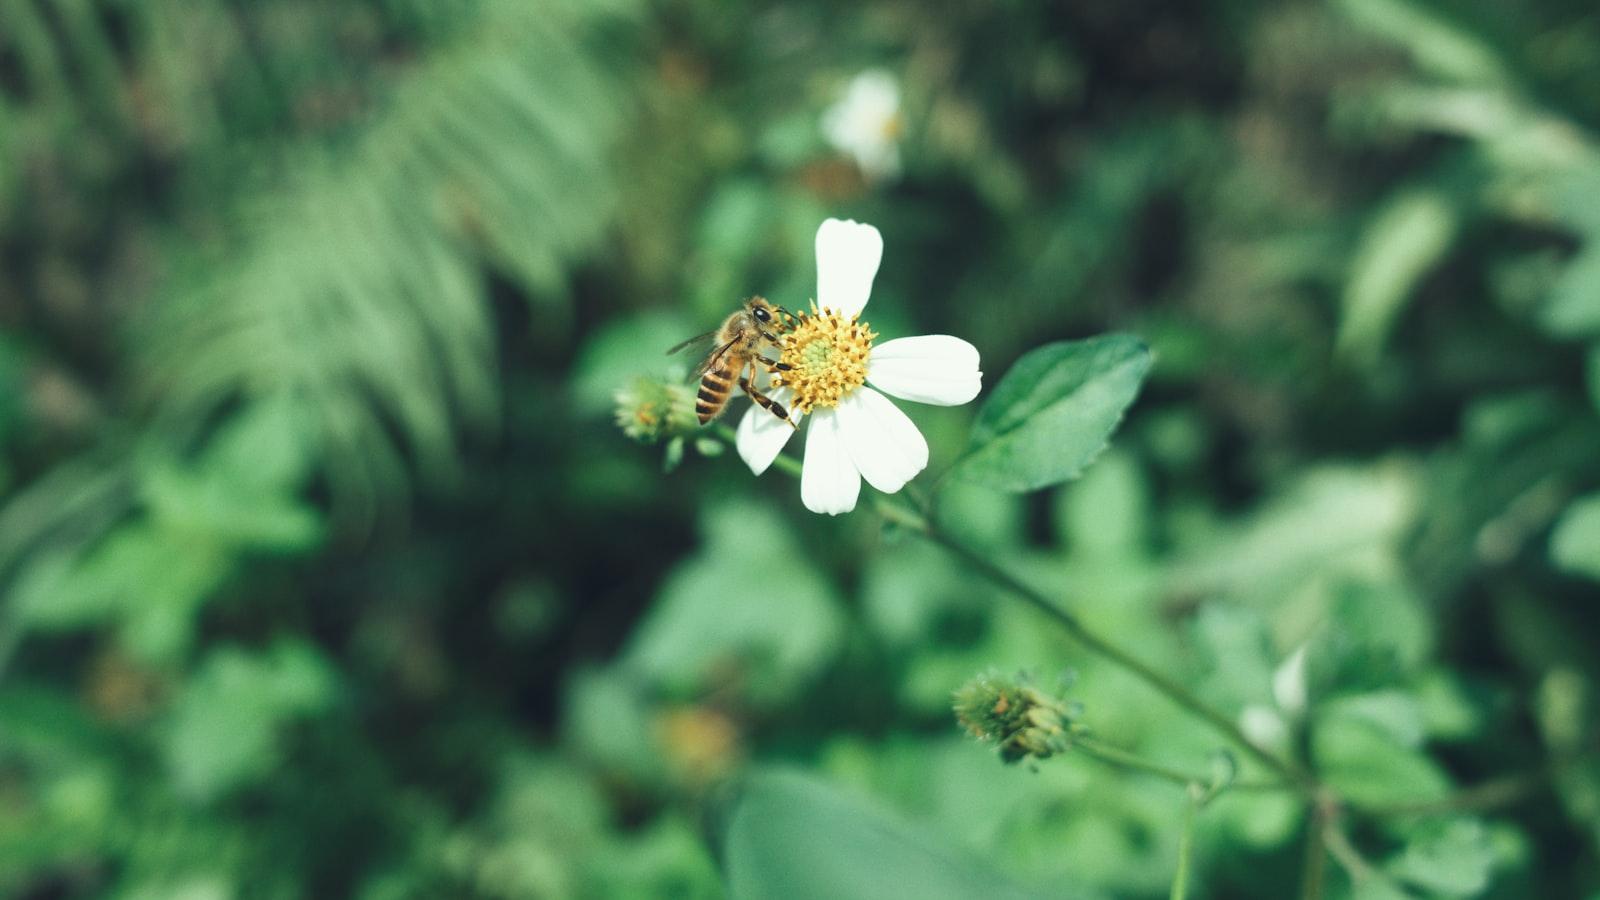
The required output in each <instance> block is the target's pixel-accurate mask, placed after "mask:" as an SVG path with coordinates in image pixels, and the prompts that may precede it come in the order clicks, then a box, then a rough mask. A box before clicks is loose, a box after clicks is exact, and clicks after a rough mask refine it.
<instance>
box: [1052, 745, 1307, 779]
mask: <svg viewBox="0 0 1600 900" xmlns="http://www.w3.org/2000/svg"><path fill="white" fill-rule="evenodd" d="M1072 746H1073V748H1074V749H1077V750H1081V751H1083V752H1084V753H1086V754H1088V755H1089V756H1092V757H1094V758H1095V759H1097V760H1099V761H1100V762H1103V763H1105V764H1106V765H1108V766H1114V767H1116V768H1119V769H1125V770H1127V771H1129V772H1142V773H1144V774H1146V775H1151V776H1154V777H1156V778H1160V779H1161V780H1163V781H1170V782H1172V783H1173V784H1176V785H1180V786H1182V787H1188V786H1190V785H1194V784H1205V783H1206V782H1207V781H1209V779H1207V778H1202V777H1200V776H1198V775H1194V774H1191V773H1189V772H1184V771H1183V770H1181V769H1173V768H1169V767H1167V766H1163V765H1161V764H1160V763H1155V762H1151V761H1150V760H1148V759H1145V758H1144V757H1142V756H1139V755H1138V754H1136V753H1133V752H1131V751H1128V750H1124V749H1122V748H1121V747H1117V746H1114V745H1112V744H1107V743H1104V742H1102V741H1100V740H1099V739H1097V738H1092V737H1086V736H1082V735H1080V736H1078V737H1076V738H1073V741H1072ZM1286 787H1288V785H1287V784H1285V783H1284V782H1282V781H1236V782H1234V783H1233V784H1230V785H1228V790H1230V791H1279V790H1283V789H1284V788H1286Z"/></svg>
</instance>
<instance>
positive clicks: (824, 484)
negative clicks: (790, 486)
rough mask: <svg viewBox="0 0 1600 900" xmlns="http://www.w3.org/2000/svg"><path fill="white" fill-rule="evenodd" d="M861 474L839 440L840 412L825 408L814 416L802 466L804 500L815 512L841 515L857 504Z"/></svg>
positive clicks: (801, 492)
mask: <svg viewBox="0 0 1600 900" xmlns="http://www.w3.org/2000/svg"><path fill="white" fill-rule="evenodd" d="M860 493H861V474H860V473H859V472H857V471H856V466H855V463H852V462H851V461H850V455H849V454H847V453H846V452H845V450H844V444H843V443H842V442H841V441H840V440H839V416H838V415H837V414H836V413H835V411H834V410H831V409H829V410H822V411H819V412H818V413H817V414H816V415H814V416H812V417H811V430H810V431H809V432H807V433H806V458H805V463H804V465H803V466H802V468H801V470H800V500H801V501H802V502H804V503H805V505H806V509H809V510H811V511H812V512H814V513H827V514H828V515H830V516H837V515H838V514H840V513H846V512H849V511H850V510H852V509H855V508H856V497H857V496H858V495H860Z"/></svg>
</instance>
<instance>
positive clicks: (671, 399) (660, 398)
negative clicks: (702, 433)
mask: <svg viewBox="0 0 1600 900" xmlns="http://www.w3.org/2000/svg"><path fill="white" fill-rule="evenodd" d="M616 402H617V427H618V428H621V429H622V432H623V433H624V434H626V435H627V436H628V437H630V438H633V439H634V440H636V441H639V442H640V443H643V444H654V443H656V442H657V441H660V440H662V439H663V438H669V437H672V436H674V435H678V434H683V433H686V432H688V431H692V430H693V429H694V428H695V427H696V426H697V425H698V424H699V422H698V420H696V418H695V414H694V394H692V393H690V391H689V387H688V385H683V384H675V383H673V382H669V381H658V380H655V379H652V378H639V379H636V380H635V381H634V382H633V384H631V385H629V386H628V387H625V388H622V389H621V390H619V391H617V393H616Z"/></svg>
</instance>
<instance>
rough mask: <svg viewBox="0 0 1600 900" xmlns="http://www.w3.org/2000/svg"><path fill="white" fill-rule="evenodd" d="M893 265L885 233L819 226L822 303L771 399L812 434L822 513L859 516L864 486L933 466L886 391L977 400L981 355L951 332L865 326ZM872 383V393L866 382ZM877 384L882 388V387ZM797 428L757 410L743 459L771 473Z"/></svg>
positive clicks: (806, 491)
mask: <svg viewBox="0 0 1600 900" xmlns="http://www.w3.org/2000/svg"><path fill="white" fill-rule="evenodd" d="M882 257H883V237H882V235H880V234H879V233H878V229H876V228H874V227H872V226H871V225H863V224H861V223H859V222H854V221H847V222H846V221H840V220H838V219H829V220H827V221H826V222H823V223H822V227H820V228H818V229H817V299H816V301H815V302H814V303H813V304H812V308H811V312H809V313H800V314H799V315H797V316H796V317H795V321H794V322H793V323H792V326H793V327H792V328H791V329H790V330H789V331H788V332H786V333H785V334H783V335H782V337H781V338H780V342H781V344H782V349H781V355H780V358H779V361H780V362H781V363H782V364H784V365H786V366H788V367H789V368H788V369H787V370H785V371H780V372H778V373H777V374H776V375H774V376H773V380H772V385H773V391H772V399H774V400H776V401H778V402H779V403H782V404H783V405H784V406H785V407H787V408H788V410H789V417H790V419H791V420H792V421H794V422H797V423H798V422H799V421H800V419H801V418H802V417H803V416H805V415H806V414H808V413H809V414H811V419H812V421H811V427H810V430H809V431H808V432H807V433H806V447H805V459H804V462H803V464H802V470H801V476H800V498H801V500H802V501H804V502H805V505H806V508H807V509H809V510H811V511H812V512H818V513H827V514H829V515H838V514H839V513H843V512H849V511H850V510H852V509H855V506H856V498H857V496H858V495H859V494H860V492H861V479H863V478H865V479H866V480H867V483H868V484H870V485H872V486H873V487H875V488H877V489H878V490H880V491H883V492H884V493H886V494H892V493H894V492H895V491H898V490H900V488H902V487H904V486H905V483H906V482H908V481H910V480H911V479H912V478H913V477H914V476H915V475H916V474H917V473H918V472H921V471H922V470H923V468H924V467H926V466H927V464H928V442H927V441H926V440H924V439H923V437H922V432H920V431H918V430H917V426H916V425H914V424H912V422H911V419H910V418H908V417H907V416H906V414H905V413H903V412H901V411H900V409H899V408H898V407H896V406H895V405H894V404H893V403H891V402H889V399H888V398H887V397H885V396H883V394H882V393H879V392H878V391H883V392H884V393H887V394H891V395H893V396H895V397H899V398H901V399H903V400H912V401H915V402H917V403H931V404H935V405H938V406H956V405H959V404H962V403H966V402H967V401H969V400H971V399H972V398H973V397H976V396H977V395H978V390H979V388H981V387H982V384H983V373H982V372H980V371H978V349H977V348H976V347H974V346H972V345H971V344H969V343H967V342H966V341H964V340H962V339H960V338H956V337H951V336H949V335H945V334H930V335H923V336H921V337H905V338H896V339H895V340H892V341H887V342H885V343H883V344H879V345H877V346H873V343H872V342H873V339H874V338H876V337H877V336H878V335H877V333H876V332H874V331H873V330H872V329H871V328H869V327H868V326H867V323H865V322H863V321H861V319H860V316H861V310H862V309H863V308H864V307H865V306H866V305H867V294H868V293H870V292H871V290H872V279H873V277H874V276H875V275H877V273H878V262H879V261H880V260H881V259H882ZM868 384H871V385H872V387H868V386H867V385H868ZM873 388H877V389H878V390H873ZM795 431H796V429H794V428H791V427H790V426H789V425H787V424H785V423H784V422H783V421H782V420H781V419H778V418H777V417H776V416H774V415H772V414H771V413H769V412H767V411H766V410H764V409H760V408H759V407H755V406H752V407H751V408H750V409H749V410H748V411H747V412H746V413H745V415H744V418H743V419H741V420H740V421H739V431H738V440H737V444H738V448H739V455H740V456H741V457H743V459H744V461H745V463H746V464H747V465H749V466H750V470H751V471H752V472H755V473H756V474H757V475H760V474H761V473H762V472H764V471H766V469H767V467H768V466H770V465H772V461H773V460H774V459H776V458H777V457H778V453H779V452H780V451H781V450H782V449H783V445H784V444H786V443H787V442H788V440H789V437H790V435H792V434H794V433H795Z"/></svg>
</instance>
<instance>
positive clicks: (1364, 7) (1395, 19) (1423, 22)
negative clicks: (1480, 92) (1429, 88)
mask: <svg viewBox="0 0 1600 900" xmlns="http://www.w3.org/2000/svg"><path fill="white" fill-rule="evenodd" d="M1339 5H1340V7H1342V8H1343V9H1344V11H1345V12H1346V13H1347V14H1349V16H1350V17H1351V18H1352V19H1354V20H1355V21H1356V22H1358V23H1359V24H1361V25H1364V26H1366V27H1367V28H1370V29H1372V30H1373V31H1375V32H1377V33H1378V34H1381V35H1383V36H1384V37H1386V38H1388V39H1389V40H1392V41H1394V42H1395V43H1398V44H1401V45H1403V46H1404V47H1406V49H1408V50H1410V51H1411V55H1412V57H1413V58H1414V59H1415V60H1416V62H1417V64H1418V65H1419V66H1421V67H1422V68H1423V69H1425V70H1427V71H1429V72H1432V73H1433V74H1436V75H1440V76H1443V77H1445V78H1450V79H1453V80H1456V81H1460V82H1464V83H1469V84H1497V83H1504V82H1507V81H1509V80H1510V77H1509V74H1508V73H1507V72H1506V71H1505V65H1504V63H1503V62H1502V61H1501V60H1500V58H1499V56H1498V55H1497V54H1496V53H1495V51H1494V50H1493V48H1492V47H1491V46H1490V45H1489V43H1488V42H1486V41H1485V40H1484V39H1483V38H1481V37H1479V36H1478V35H1475V34H1473V33H1471V32H1470V31H1469V30H1468V29H1467V28H1465V27H1463V26H1462V25H1461V24H1460V23H1458V22H1454V21H1451V20H1450V19H1449V17H1448V14H1447V13H1446V12H1444V11H1443V10H1441V9H1439V8H1437V7H1436V6H1434V5H1433V4H1429V3H1421V2H1414V0H1340V2H1339Z"/></svg>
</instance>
